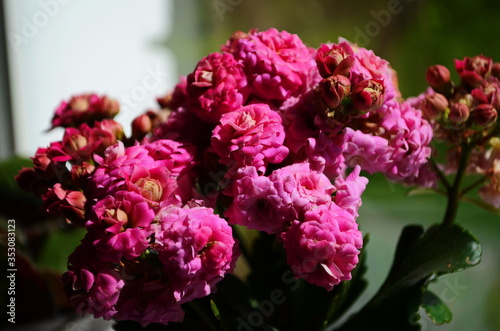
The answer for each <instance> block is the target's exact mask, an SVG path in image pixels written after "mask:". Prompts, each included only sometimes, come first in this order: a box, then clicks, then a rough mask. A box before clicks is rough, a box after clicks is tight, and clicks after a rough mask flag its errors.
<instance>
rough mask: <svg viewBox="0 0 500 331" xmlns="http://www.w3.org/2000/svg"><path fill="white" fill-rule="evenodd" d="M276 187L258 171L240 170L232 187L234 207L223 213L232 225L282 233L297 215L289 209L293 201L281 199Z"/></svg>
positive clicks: (270, 232)
mask: <svg viewBox="0 0 500 331" xmlns="http://www.w3.org/2000/svg"><path fill="white" fill-rule="evenodd" d="M274 185H275V183H274V182H273V181H271V180H270V179H269V178H268V177H266V176H259V175H258V174H257V170H256V169H255V167H246V168H243V169H240V170H239V173H238V179H237V180H236V181H235V183H234V185H233V195H234V200H233V203H232V204H231V205H230V206H229V208H228V209H227V210H226V212H225V213H224V216H225V217H227V219H228V222H229V224H239V225H243V226H246V227H247V228H249V229H256V230H259V231H264V232H267V233H269V234H278V233H280V232H282V231H283V230H284V227H285V226H286V224H287V223H289V222H291V221H292V220H293V219H295V218H296V214H295V213H294V212H293V210H292V209H290V208H289V205H290V203H291V199H290V198H288V199H287V197H285V200H284V199H283V198H282V197H280V196H279V195H278V191H277V190H276V188H275V186H274Z"/></svg>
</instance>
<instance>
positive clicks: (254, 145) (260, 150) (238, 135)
mask: <svg viewBox="0 0 500 331" xmlns="http://www.w3.org/2000/svg"><path fill="white" fill-rule="evenodd" d="M284 140H285V132H284V129H283V125H282V124H281V117H280V116H279V115H278V113H276V112H275V111H273V110H271V109H270V108H269V106H268V105H266V104H252V105H248V106H245V107H242V108H240V109H238V110H237V111H234V112H230V113H227V114H225V115H224V116H222V118H221V120H220V124H219V125H218V126H217V127H215V129H214V131H213V134H212V147H213V149H214V151H215V152H216V153H217V155H219V156H220V158H221V159H220V161H219V162H220V163H222V164H225V165H231V164H232V163H233V162H234V163H236V164H237V165H238V167H244V166H254V167H256V168H257V170H258V171H259V172H260V173H264V172H265V171H266V167H267V164H268V163H280V162H281V161H283V160H284V159H285V157H286V156H287V155H288V148H286V147H285V146H283V142H284Z"/></svg>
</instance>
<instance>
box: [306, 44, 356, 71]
mask: <svg viewBox="0 0 500 331" xmlns="http://www.w3.org/2000/svg"><path fill="white" fill-rule="evenodd" d="M353 53H354V52H353V50H352V48H351V46H349V44H348V43H346V42H341V43H340V44H338V45H335V44H334V45H332V46H328V45H324V44H323V45H321V47H320V48H319V49H318V51H317V53H316V58H315V59H316V64H317V65H318V70H319V74H320V75H321V77H323V78H328V77H330V76H332V75H342V76H348V75H349V72H350V70H351V67H352V66H353V65H354V56H353Z"/></svg>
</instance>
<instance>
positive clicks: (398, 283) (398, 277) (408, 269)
mask: <svg viewBox="0 0 500 331" xmlns="http://www.w3.org/2000/svg"><path fill="white" fill-rule="evenodd" d="M481 251H482V249H481V246H480V245H479V242H478V241H477V240H476V238H474V237H473V236H472V235H471V234H470V233H469V232H468V231H466V230H465V229H463V228H462V227H461V226H459V225H451V226H442V225H435V226H432V227H430V228H429V229H428V230H427V231H425V232H424V229H423V227H422V226H418V225H410V226H407V227H405V228H404V230H403V232H402V234H401V237H400V239H399V243H398V246H397V249H396V253H395V257H394V262H393V265H392V267H391V270H390V272H389V275H388V276H387V278H386V281H385V282H384V283H383V285H382V286H381V288H380V289H379V291H378V292H377V294H375V296H374V297H373V298H372V299H371V300H370V301H369V302H368V303H367V304H366V305H365V307H363V309H362V310H361V311H359V312H358V313H356V314H355V315H353V316H352V317H351V318H350V319H349V321H348V322H347V323H346V324H345V325H343V326H342V327H341V328H340V329H339V330H363V329H366V328H369V327H373V326H380V327H383V328H384V329H385V330H420V325H419V323H418V320H419V319H420V316H419V313H418V310H419V308H420V306H421V305H423V306H424V308H425V307H427V309H426V310H427V313H428V314H429V315H430V316H431V319H432V320H435V321H437V322H439V323H443V322H449V320H450V319H451V314H447V313H446V312H441V310H445V309H443V307H442V303H441V304H439V303H437V306H436V307H434V308H433V307H431V306H430V303H431V302H430V300H429V294H427V295H424V294H425V293H426V288H427V286H428V284H429V281H431V280H433V279H435V277H437V276H440V275H444V274H448V273H453V272H458V271H462V270H465V269H467V268H470V267H472V266H474V265H476V264H478V263H479V262H480V260H481ZM431 298H432V297H431ZM438 312H439V313H440V314H438Z"/></svg>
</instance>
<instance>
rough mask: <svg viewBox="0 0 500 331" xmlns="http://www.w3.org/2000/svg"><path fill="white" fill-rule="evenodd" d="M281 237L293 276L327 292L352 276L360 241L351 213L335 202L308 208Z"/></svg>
mask: <svg viewBox="0 0 500 331" xmlns="http://www.w3.org/2000/svg"><path fill="white" fill-rule="evenodd" d="M283 239H284V242H285V243H284V247H285V250H286V254H287V263H288V264H289V265H290V267H291V268H292V270H293V272H294V274H295V276H296V277H300V278H304V279H305V280H306V281H307V282H308V283H311V284H315V285H318V286H322V287H324V288H325V289H326V290H328V291H330V290H332V289H333V287H334V286H335V285H337V284H339V283H340V282H342V281H344V280H349V279H351V271H352V270H353V269H354V268H355V267H356V265H357V263H358V255H359V249H360V248H361V247H362V244H363V243H362V236H361V232H360V231H359V230H358V228H357V224H356V222H355V221H354V216H353V215H352V214H350V213H349V212H347V211H346V210H344V209H342V208H340V207H338V206H337V205H336V204H335V203H334V202H330V203H328V204H325V205H321V206H318V207H316V208H312V209H311V210H309V211H307V212H306V213H305V217H304V222H299V221H294V222H293V224H292V226H291V227H290V229H288V231H287V232H285V233H284V234H283Z"/></svg>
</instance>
